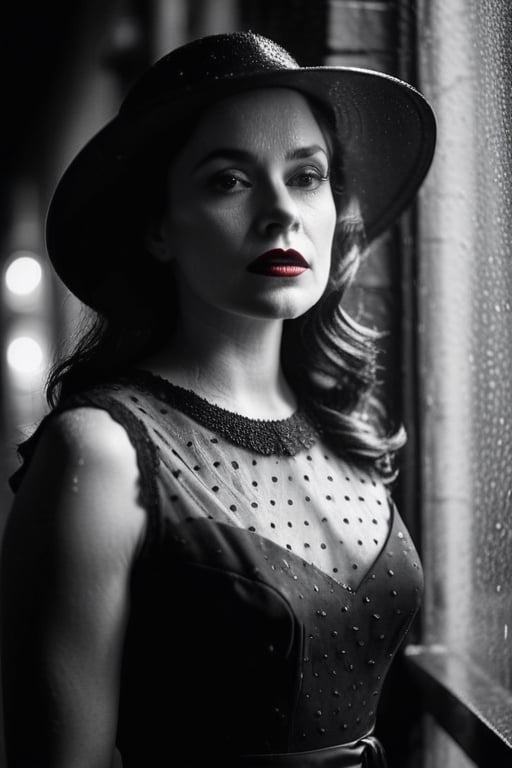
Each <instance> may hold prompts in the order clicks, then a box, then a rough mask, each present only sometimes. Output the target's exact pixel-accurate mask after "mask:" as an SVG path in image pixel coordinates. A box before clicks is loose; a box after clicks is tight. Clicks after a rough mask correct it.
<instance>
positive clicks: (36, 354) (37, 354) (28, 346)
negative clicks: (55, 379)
mask: <svg viewBox="0 0 512 768" xmlns="http://www.w3.org/2000/svg"><path fill="white" fill-rule="evenodd" d="M42 362H43V350H42V349H41V346H40V344H38V342H37V341H36V340H35V339H33V338H31V337H30V336H18V337H17V338H15V339H13V340H12V341H11V342H10V344H9V346H8V347H7V363H8V364H9V366H10V367H11V368H12V369H13V370H14V371H16V372H17V373H24V374H33V373H37V372H38V371H39V370H40V368H41V365H42Z"/></svg>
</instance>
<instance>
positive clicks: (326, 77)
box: [46, 67, 436, 308]
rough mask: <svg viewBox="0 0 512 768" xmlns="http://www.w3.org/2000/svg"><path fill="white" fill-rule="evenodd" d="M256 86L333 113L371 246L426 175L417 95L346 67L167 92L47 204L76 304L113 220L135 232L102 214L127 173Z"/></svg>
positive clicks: (60, 268) (422, 103)
mask: <svg viewBox="0 0 512 768" xmlns="http://www.w3.org/2000/svg"><path fill="white" fill-rule="evenodd" d="M259 87H286V88H293V89H295V90H298V91H300V92H302V93H304V94H305V95H306V96H309V97H311V98H312V99H314V100H316V101H317V102H323V103H325V104H326V105H328V106H329V107H330V108H331V109H332V110H333V111H334V113H335V116H336V123H337V126H338V129H339V131H340V138H341V141H342V144H343V147H344V174H345V180H346V183H347V185H348V188H349V190H350V191H352V192H354V193H355V194H356V195H357V197H358V199H359V202H360V205H361V212H362V216H363V220H364V223H365V228H366V232H367V236H368V239H369V240H373V239H374V238H375V237H377V236H378V235H380V234H381V233H383V232H384V231H385V230H386V229H387V228H388V227H389V226H390V225H391V224H392V223H393V222H394V221H395V220H396V219H397V218H398V217H399V216H400V215H401V214H402V213H403V212H404V210H405V209H406V208H407V207H408V205H409V204H410V203H411V201H412V199H413V198H414V196H415V194H416V192H417V190H418V188H419V186H420V185H421V183H422V181H423V180H424V178H425V176H426V174H427V171H428V169H429V167H430V164H431V161H432V157H433V153H434V147H435V140H436V123H435V117H434V114H433V111H432V109H431V107H430V105H429V104H428V102H427V101H426V100H425V99H424V97H423V96H422V95H421V94H420V93H419V92H418V91H417V90H416V89H414V88H413V87H412V86H410V85H409V84H407V83H405V82H403V81H401V80H399V79H397V78H395V77H392V76H390V75H387V74H385V73H381V72H376V71H373V70H365V69H359V68H354V67H301V68H299V67H298V68H297V69H285V70H281V71H271V72H268V73H263V74H262V73H261V72H260V73H258V74H255V75H254V76H252V77H251V76H248V75H247V74H244V75H243V76H242V77H237V76H236V75H235V74H234V75H233V76H232V77H224V78H223V79H222V80H219V81H216V82H215V83H214V84H213V85H210V87H209V88H208V89H205V90H203V91H199V90H197V89H196V90H194V91H191V92H187V91H186V90H184V91H183V92H182V93H179V94H176V93H174V94H173V96H172V97H169V98H162V99H160V100H159V101H158V102H156V103H153V105H152V106H151V107H149V108H146V109H144V110H141V111H140V112H139V113H133V112H131V113H125V112H123V110H121V111H120V113H119V114H118V115H117V116H116V117H115V118H114V119H113V120H112V121H111V122H110V123H108V124H107V125H106V126H105V127H104V128H103V129H102V130H101V131H100V132H99V133H97V134H96V136H94V137H93V138H92V139H91V140H90V141H89V143H88V144H87V145H86V146H85V147H84V148H83V149H82V150H81V152H80V153H79V154H78V155H77V156H76V158H75V159H74V160H73V162H72V163H71V164H70V166H69V167H68V169H67V170H66V172H65V173H64V175H63V177H62V178H61V180H60V182H59V184H58V186H57V189H56V190H55V193H54V196H53V198H52V201H51V204H50V208H49V211H48V216H47V222H46V242H47V249H48V254H49V257H50V259H51V261H52V263H53V265H54V268H55V270H56V272H57V273H58V274H59V276H60V277H61V279H62V280H63V282H64V283H65V284H66V285H67V286H68V288H69V289H70V290H71V291H72V292H73V293H74V294H75V295H76V296H77V297H78V298H79V299H81V300H82V301H83V302H85V303H86V304H88V305H90V306H92V307H94V308H98V307H97V300H96V299H95V293H96V288H97V284H98V281H99V280H100V279H101V273H102V272H104V271H105V268H106V266H107V262H108V261H109V259H111V254H112V243H115V242H116V233H115V232H113V231H109V228H110V227H119V226H120V220H121V219H122V224H121V226H123V227H126V228H127V229H128V230H129V229H130V228H131V227H132V226H134V223H133V218H134V217H133V214H134V213H136V212H131V215H130V216H126V217H124V219H123V217H122V215H121V217H120V216H119V215H109V211H105V205H106V201H108V206H109V208H110V211H114V209H115V208H116V206H122V205H123V201H125V200H126V185H127V184H128V185H129V178H130V169H131V168H132V167H134V165H135V164H136V163H137V162H138V161H139V160H140V157H141V155H143V154H144V152H146V151H147V152H150V151H151V148H152V147H153V146H155V143H158V140H159V139H162V138H164V137H165V140H166V141H168V142H169V143H170V144H172V136H173V131H174V130H178V128H179V127H180V126H183V124H184V122H186V120H187V119H190V116H191V115H193V114H194V111H197V110H199V109H204V108H205V107H207V106H208V104H209V103H213V102H215V101H218V100H219V99H221V98H223V97H225V96H228V95H230V94H234V93H236V92H239V91H242V90H246V89H249V88H259ZM116 192H117V193H118V194H116ZM117 213H118V214H119V213H121V214H122V211H121V212H119V211H117ZM117 235H119V233H117ZM128 239H129V238H128Z"/></svg>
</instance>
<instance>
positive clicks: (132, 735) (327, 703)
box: [67, 373, 422, 768]
mask: <svg viewBox="0 0 512 768" xmlns="http://www.w3.org/2000/svg"><path fill="white" fill-rule="evenodd" d="M77 405H89V406H95V407H100V408H106V409H107V410H108V411H109V412H110V414H111V415H112V417H113V418H114V419H116V420H117V421H119V422H120V423H122V424H123V426H124V427H125V428H126V430H127V432H128V434H129V436H130V439H131V440H132V442H133V444H134V445H135V447H136V449H137V456H138V462H139V469H140V475H141V480H140V497H141V503H142V504H143V505H144V506H145V507H146V509H147V511H148V527H147V535H146V540H145V544H144V547H143V549H142V551H141V553H140V556H139V559H138V561H137V563H136V566H135V569H134V572H133V576H132V597H131V619H130V622H129V626H128V630H127V635H126V645H125V652H124V661H123V675H122V687H121V698H120V715H119V734H118V745H119V749H120V751H121V753H122V755H123V760H124V766H125V768H135V767H137V768H140V766H141V765H152V764H155V765H156V764H163V763H162V758H163V757H164V756H166V755H170V756H172V760H173V761H174V760H175V763H174V762H172V764H176V765H195V764H196V763H195V762H194V761H196V762H197V765H204V764H206V763H204V760H205V759H208V761H210V762H214V763H216V762H218V760H216V759H213V758H212V756H215V755H218V756H225V759H226V764H228V756H236V755H239V754H253V753H256V754H262V753H263V754H265V753H288V752H301V751H308V750H317V749H323V748H328V747H332V746H333V745H337V744H342V743H348V742H353V741H357V740H358V739H361V738H362V737H364V736H366V735H368V734H371V733H372V731H373V729H374V726H375V718H376V712H377V704H378V701H379V696H380V693H381V690H382V685H383V682H384V678H385V675H386V672H387V670H388V668H389V665H390V663H391V661H392V658H393V656H394V655H395V653H396V651H397V649H398V648H399V646H400V644H401V642H402V640H403V638H404V636H405V634H406V632H407V630H408V628H409V625H410V623H411V621H412V619H413V617H414V615H415V613H416V611H417V609H418V607H419V603H420V599H421V590H422V573H421V566H420V564H419V560H418V556H417V553H416V551H415V549H414V546H413V544H412V542H411V540H410V537H409V535H408V533H407V531H406V529H405V527H404V525H403V522H402V520H401V519H400V516H399V514H398V512H397V510H396V508H395V507H394V505H393V504H392V502H391V501H390V498H389V495H388V493H387V491H386V489H385V487H384V486H383V484H382V482H381V480H380V479H379V477H378V476H377V475H376V474H375V475H374V474H372V473H371V472H369V471H363V470H361V469H360V468H357V467H356V466H354V465H353V464H351V463H350V462H349V461H347V460H345V459H343V458H341V457H339V456H337V455H335V454H334V453H333V452H332V450H330V449H329V448H328V447H327V445H326V444H325V442H324V440H323V438H322V436H321V434H319V433H318V431H317V429H316V428H315V426H314V425H313V424H312V423H311V422H310V421H309V419H308V418H307V416H306V415H305V414H300V413H299V414H297V415H295V416H294V417H291V418H290V419H288V420H284V421H282V422H255V421H252V420H247V419H245V420H244V418H243V417H236V416H234V415H232V414H231V415H230V414H228V413H227V412H225V411H222V409H219V408H215V407H214V406H208V404H205V403H204V401H201V400H200V398H197V397H196V396H194V395H191V394H190V393H187V392H185V391H184V390H180V388H177V387H173V386H172V385H169V384H168V383H167V382H165V381H163V380H161V379H158V378H157V377H154V376H151V375H149V374H146V373H138V374H136V375H134V376H132V377H131V378H130V379H127V380H124V381H121V382H117V383H116V384H113V385H112V386H111V387H102V388H101V389H98V390H92V391H90V392H89V393H85V394H84V395H82V396H80V397H78V398H74V399H73V400H72V401H70V403H69V404H68V406H67V407H72V406H77ZM191 755H195V756H196V757H191ZM153 761H154V762H153ZM221 762H222V759H221ZM169 764H171V759H170V758H169ZM208 764H209V763H208Z"/></svg>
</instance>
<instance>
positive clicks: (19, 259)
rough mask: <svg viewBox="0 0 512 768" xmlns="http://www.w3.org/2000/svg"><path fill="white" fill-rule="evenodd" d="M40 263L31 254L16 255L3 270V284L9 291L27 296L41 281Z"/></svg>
mask: <svg viewBox="0 0 512 768" xmlns="http://www.w3.org/2000/svg"><path fill="white" fill-rule="evenodd" d="M41 277H42V270H41V265H40V264H39V262H38V261H37V259H35V258H34V257H33V256H29V255H20V256H16V257H15V258H14V259H13V260H12V261H11V263H10V264H9V266H8V267H7V269H6V272H5V284H6V286H7V288H8V290H9V291H11V293H14V294H16V295H17V296H27V295H28V294H29V293H32V291H34V290H35V289H36V288H37V286H38V285H39V283H40V282H41Z"/></svg>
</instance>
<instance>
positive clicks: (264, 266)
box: [247, 248, 309, 277]
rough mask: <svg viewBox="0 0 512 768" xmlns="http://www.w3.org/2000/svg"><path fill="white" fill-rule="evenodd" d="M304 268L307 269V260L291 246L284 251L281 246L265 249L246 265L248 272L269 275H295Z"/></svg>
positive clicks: (300, 273) (299, 273) (303, 270)
mask: <svg viewBox="0 0 512 768" xmlns="http://www.w3.org/2000/svg"><path fill="white" fill-rule="evenodd" d="M306 269H309V264H308V262H307V261H306V259H305V258H304V256H302V254H300V253H299V252H298V251H294V250H293V248H288V250H286V251H285V250H283V249H282V248H273V249H272V250H271V251H265V253H262V254H261V256H258V257H257V258H256V259H254V261H251V263H250V264H249V266H248V267H247V271H248V272H253V273H254V274H257V275H268V276H269V277H297V275H302V273H303V272H305V271H306Z"/></svg>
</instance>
